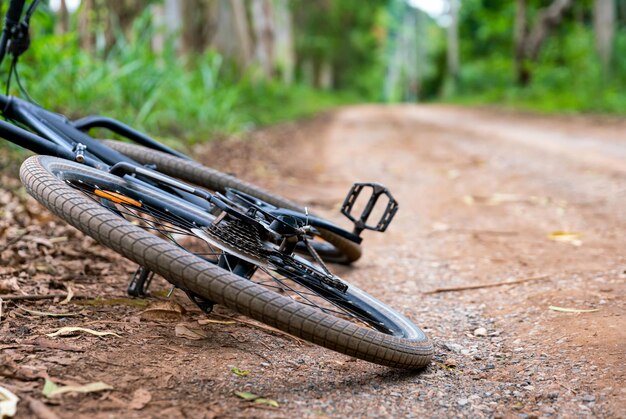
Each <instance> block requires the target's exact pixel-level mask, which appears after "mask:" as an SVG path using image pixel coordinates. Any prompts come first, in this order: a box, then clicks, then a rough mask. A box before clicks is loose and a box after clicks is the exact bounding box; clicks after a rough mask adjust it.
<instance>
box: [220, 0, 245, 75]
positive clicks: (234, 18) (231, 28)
mask: <svg viewBox="0 0 626 419" xmlns="http://www.w3.org/2000/svg"><path fill="white" fill-rule="evenodd" d="M212 3H213V4H214V5H215V6H216V9H215V22H214V29H215V34H214V36H212V37H211V46H212V47H214V48H215V49H217V51H219V52H220V53H221V54H222V55H223V56H224V57H225V58H229V59H231V60H233V61H234V62H236V63H237V64H238V65H239V67H240V68H246V67H247V66H248V65H249V64H250V61H251V59H252V39H251V37H250V27H249V25H248V17H247V14H246V5H245V3H244V2H243V0H212Z"/></svg>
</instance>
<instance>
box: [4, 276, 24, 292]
mask: <svg viewBox="0 0 626 419" xmlns="http://www.w3.org/2000/svg"><path fill="white" fill-rule="evenodd" d="M19 290H20V286H19V284H18V283H17V278H15V277H13V278H8V279H0V294H7V293H10V292H15V291H19Z"/></svg>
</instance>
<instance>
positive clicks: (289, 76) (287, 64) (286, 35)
mask: <svg viewBox="0 0 626 419" xmlns="http://www.w3.org/2000/svg"><path fill="white" fill-rule="evenodd" d="M274 21H275V26H274V35H275V36H274V66H275V67H276V68H277V69H278V72H279V74H280V76H281V77H282V80H283V82H284V83H286V84H291V83H292V82H293V73H294V66H295V61H296V57H295V51H294V42H293V29H292V20H291V11H290V10H289V1H288V0H274Z"/></svg>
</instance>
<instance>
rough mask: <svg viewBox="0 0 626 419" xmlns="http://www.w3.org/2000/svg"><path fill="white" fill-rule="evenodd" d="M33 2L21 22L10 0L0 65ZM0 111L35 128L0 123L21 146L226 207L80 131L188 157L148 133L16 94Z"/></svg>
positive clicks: (2, 100) (1, 133)
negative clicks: (73, 115)
mask: <svg viewBox="0 0 626 419" xmlns="http://www.w3.org/2000/svg"><path fill="white" fill-rule="evenodd" d="M37 1H38V0H35V2H33V3H31V6H30V7H29V12H28V13H27V16H26V18H25V20H23V21H22V22H20V18H21V13H22V9H23V8H24V3H25V1H24V0H11V2H10V4H9V12H8V13H7V16H6V20H5V27H4V29H3V32H2V37H1V38H0V63H1V62H2V59H3V58H4V55H5V52H6V49H7V40H8V39H9V38H10V36H11V35H12V34H13V35H15V33H19V35H20V36H22V37H27V36H28V31H27V29H28V19H30V15H29V13H32V11H33V10H34V7H36V5H37ZM24 30H25V32H24ZM18 47H19V45H18ZM26 48H27V45H26ZM9 50H10V51H11V45H10V44H9ZM23 51H25V48H24V49H23V50H21V51H20V52H18V53H17V55H16V56H19V54H21V53H22V52H23ZM14 54H15V52H14ZM0 112H1V113H2V114H3V115H4V116H5V117H6V118H8V119H9V120H11V121H13V122H16V123H18V124H21V125H22V126H25V127H27V128H29V129H31V130H32V131H34V132H30V131H28V130H26V129H23V128H20V127H18V126H16V125H14V124H11V123H8V122H5V121H0V137H2V138H5V139H7V140H8V141H10V142H12V143H14V144H16V145H18V146H20V147H23V148H26V149H28V150H31V151H33V152H35V153H37V154H43V155H50V156H54V157H60V158H63V159H66V160H71V161H76V162H79V163H82V164H85V165H87V166H90V167H94V168H97V169H100V170H103V171H107V172H112V173H113V172H117V173H116V174H118V175H119V176H121V177H124V179H126V180H127V181H130V182H139V183H141V184H142V185H144V186H149V187H152V188H156V189H158V190H160V191H161V192H166V193H170V194H173V195H175V196H177V197H178V198H182V199H184V200H185V201H187V202H188V203H191V204H194V205H196V206H198V207H200V208H202V209H204V210H208V209H209V206H210V204H214V205H217V206H218V207H221V208H225V207H226V206H228V204H225V203H224V202H223V199H225V198H224V197H217V196H215V195H213V194H210V193H208V192H206V191H203V190H201V189H199V188H195V187H192V186H190V185H187V184H185V183H183V182H180V181H178V180H176V179H173V178H171V177H169V176H166V175H163V174H160V173H158V172H156V171H154V170H151V169H148V168H145V167H143V166H142V165H141V164H139V163H138V162H136V161H134V160H133V159H131V158H129V157H127V156H125V155H124V154H122V153H120V152H118V151H116V150H114V149H112V148H110V147H108V146H106V145H104V144H102V143H101V142H99V141H97V140H95V139H94V138H92V137H91V136H89V135H88V134H87V133H86V132H85V131H88V130H89V129H91V128H104V129H108V130H110V131H112V132H114V133H116V134H118V135H120V136H122V137H125V138H127V139H129V140H131V141H134V142H136V143H139V144H141V145H143V146H145V147H148V148H151V149H153V150H156V151H160V152H163V153H167V154H170V155H172V156H175V157H178V158H181V159H185V160H189V161H193V160H192V159H191V158H190V157H188V156H186V155H185V154H183V153H180V152H178V151H176V150H173V149H171V148H169V147H167V146H165V145H163V144H161V143H159V142H158V141H156V140H154V139H153V138H151V137H149V136H148V135H146V134H144V133H142V132H140V131H137V130H135V129H133V128H131V127H129V126H128V125H126V124H124V123H122V122H120V121H117V120H115V119H112V118H107V117H101V116H88V117H85V118H82V119H79V120H77V121H70V120H69V119H68V118H66V117H65V116H64V115H61V114H58V113H54V112H51V111H48V110H46V109H44V108H42V107H40V106H38V105H35V104H32V103H29V102H26V101H24V100H22V99H19V98H17V97H13V96H4V95H0ZM265 205H267V204H265V203H262V204H260V205H258V206H257V205H253V206H257V209H258V210H260V211H264V212H267V214H268V215H270V216H271V217H275V218H277V219H278V218H281V217H290V218H295V219H298V220H300V222H303V223H309V224H310V225H312V226H314V227H320V228H324V229H326V230H329V231H331V232H333V233H335V234H338V235H340V236H343V237H344V238H346V239H348V240H351V241H353V242H355V243H361V241H362V239H361V237H359V235H358V234H354V233H350V232H348V231H346V230H344V229H342V228H340V227H338V226H336V225H334V224H331V223H329V222H327V221H325V220H323V219H320V218H317V217H314V216H308V215H305V214H302V213H299V212H296V211H291V210H287V209H282V208H274V207H271V206H269V207H268V206H265Z"/></svg>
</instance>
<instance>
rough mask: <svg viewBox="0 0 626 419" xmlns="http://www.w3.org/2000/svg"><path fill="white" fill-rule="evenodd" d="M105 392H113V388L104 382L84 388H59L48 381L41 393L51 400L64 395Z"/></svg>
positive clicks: (84, 386) (90, 384)
mask: <svg viewBox="0 0 626 419" xmlns="http://www.w3.org/2000/svg"><path fill="white" fill-rule="evenodd" d="M104 390H113V387H111V386H110V385H108V384H106V383H103V382H102V381H98V382H95V383H89V384H85V385H82V386H58V385H56V384H55V383H54V382H53V381H52V380H48V379H46V382H45V383H44V386H43V390H42V391H41V393H42V394H43V395H44V396H45V397H47V398H51V397H54V396H57V395H59V394H63V393H70V392H76V393H95V392H98V391H104Z"/></svg>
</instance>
